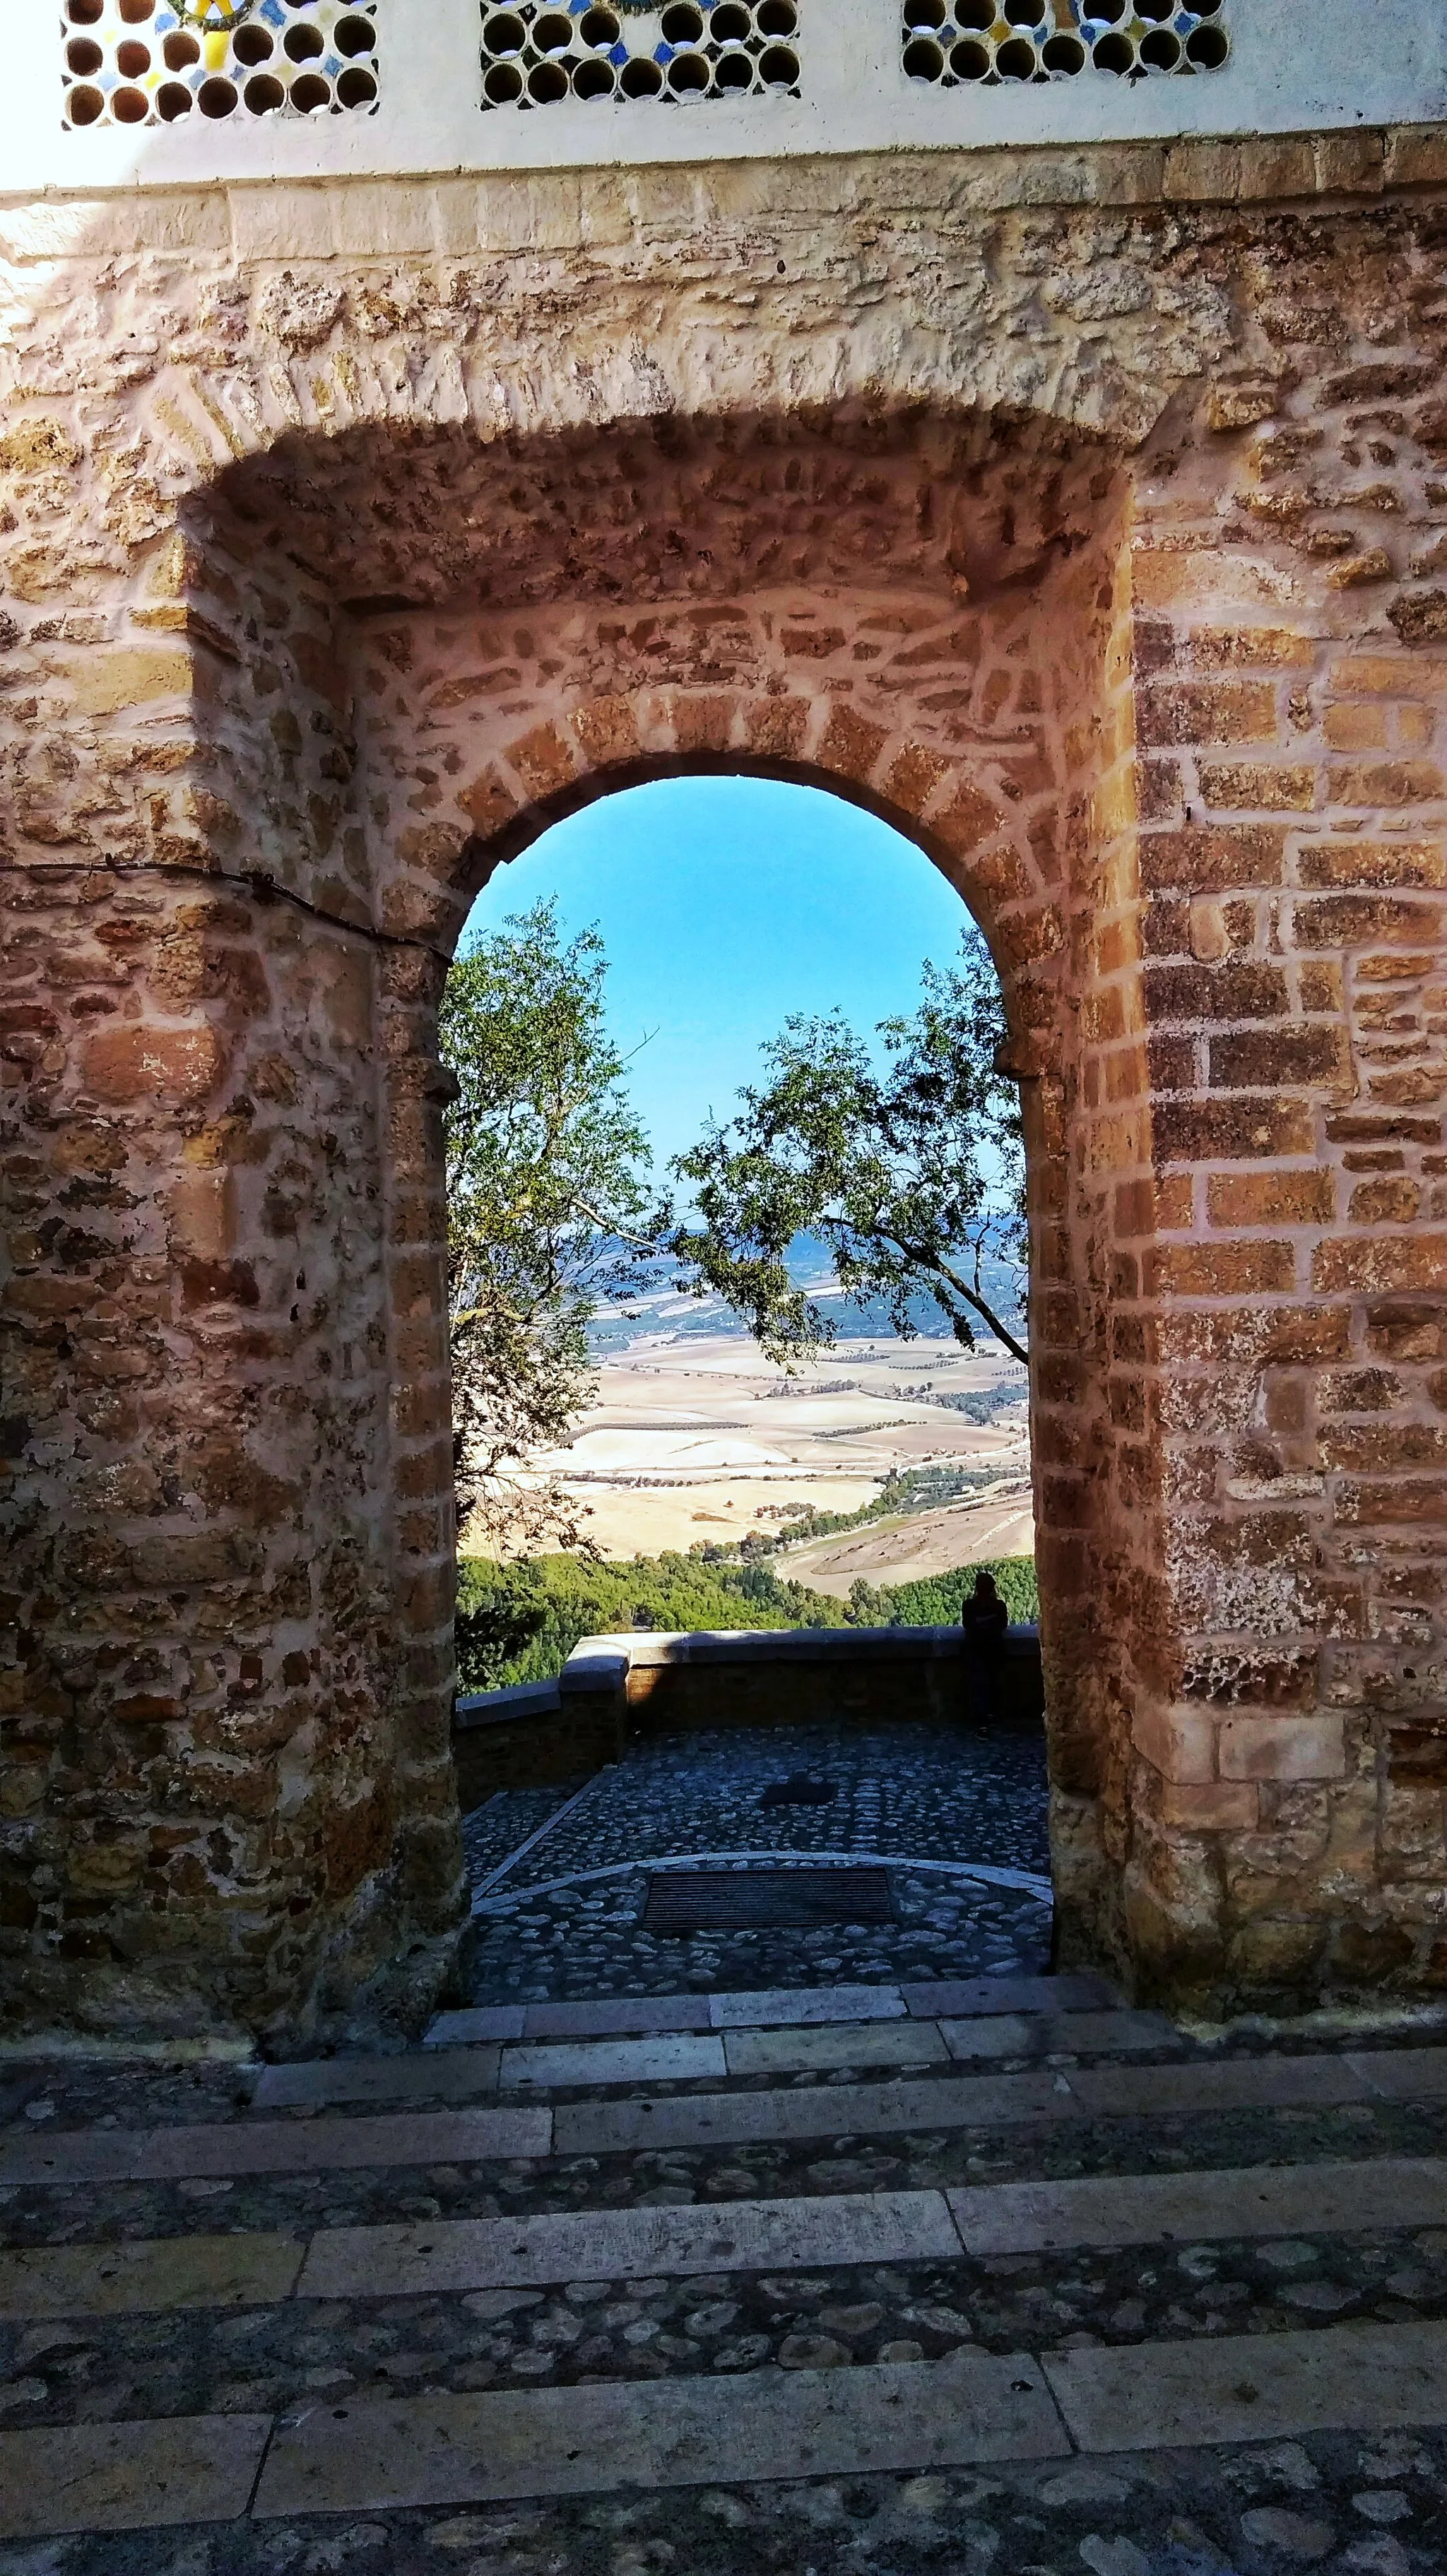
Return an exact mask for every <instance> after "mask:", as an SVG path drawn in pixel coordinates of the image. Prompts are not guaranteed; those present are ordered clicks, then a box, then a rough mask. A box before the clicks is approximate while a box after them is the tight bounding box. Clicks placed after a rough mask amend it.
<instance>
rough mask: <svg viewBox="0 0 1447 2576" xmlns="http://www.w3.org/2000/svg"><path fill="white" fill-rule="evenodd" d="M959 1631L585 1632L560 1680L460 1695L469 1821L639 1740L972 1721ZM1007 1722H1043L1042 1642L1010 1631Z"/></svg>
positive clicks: (1004, 1691)
mask: <svg viewBox="0 0 1447 2576" xmlns="http://www.w3.org/2000/svg"><path fill="white" fill-rule="evenodd" d="M963 1663H964V1657H963V1644H962V1640H961V1636H960V1632H959V1630H958V1628H791V1629H776V1628H770V1629H759V1630H756V1629H742V1630H739V1629H735V1630H706V1631H701V1632H698V1633H694V1634H684V1635H671V1634H662V1633H655V1632H653V1631H645V1632H639V1633H637V1634H634V1635H629V1636H621V1637H585V1638H584V1639H583V1640H582V1642H581V1644H580V1645H578V1647H577V1648H576V1649H575V1650H574V1652H573V1654H572V1655H571V1656H570V1657H569V1659H568V1662H567V1664H566V1665H565V1667H564V1669H563V1671H562V1672H561V1674H560V1675H559V1677H558V1679H557V1681H556V1682H530V1683H524V1684H522V1685H520V1686H518V1687H517V1688H514V1689H512V1690H499V1691H480V1692H477V1693H474V1694H470V1695H468V1696H465V1697H463V1698H461V1699H459V1700H458V1702H457V1706H456V1711H455V1714H454V1717H453V1727H452V1750H453V1757H454V1759H455V1761H456V1764H457V1778H458V1793H459V1799H460V1803H461V1806H462V1810H463V1813H464V1814H466V1813H467V1812H468V1811H469V1810H470V1809H471V1808H473V1807H478V1806H480V1805H481V1804H482V1801H483V1800H484V1798H489V1797H491V1796H492V1795H493V1793H494V1791H496V1790H498V1789H533V1788H543V1787H547V1786H549V1785H551V1784H552V1783H553V1782H555V1781H562V1780H571V1779H575V1778H579V1777H585V1776H586V1775H587V1774H588V1773H590V1772H593V1771H597V1770H599V1769H601V1767H602V1765H603V1764H604V1763H605V1762H614V1761H616V1760H617V1759H618V1757H619V1755H620V1754H621V1753H622V1752H623V1751H624V1750H625V1748H626V1746H627V1745H628V1744H629V1743H630V1742H632V1741H634V1740H635V1739H637V1738H639V1737H648V1736H653V1735H673V1734H682V1733H688V1732H691V1731H694V1730H697V1729H702V1728H704V1727H720V1726H809V1725H835V1726H839V1725H844V1726H859V1727H865V1726H888V1725H893V1724H898V1723H900V1722H901V1721H903V1720H909V1719H916V1720H917V1719H921V1718H923V1719H925V1720H927V1721H929V1722H931V1723H934V1724H937V1725H941V1726H958V1727H961V1728H964V1727H967V1726H968V1724H969V1723H970V1716H969V1707H968V1701H967V1697H966V1688H965V1675H964V1669H963ZM1001 1701H1002V1714H1003V1715H1004V1717H1005V1718H1006V1720H1007V1721H1009V1722H1010V1723H1013V1724H1018V1725H1022V1726H1040V1725H1042V1724H1043V1723H1044V1706H1045V1703H1044V1690H1043V1686H1042V1681H1041V1670H1040V1636H1039V1631H1038V1629H1036V1628H1033V1627H1020V1628H1012V1629H1011V1631H1010V1634H1009V1639H1008V1641H1007V1644H1006V1649H1005V1660H1004V1673H1003V1680H1002V1685H1001Z"/></svg>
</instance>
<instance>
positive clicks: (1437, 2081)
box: [1346, 2048, 1447, 2102]
mask: <svg viewBox="0 0 1447 2576" xmlns="http://www.w3.org/2000/svg"><path fill="white" fill-rule="evenodd" d="M1346 2063H1347V2065H1348V2066H1350V2067H1351V2069H1352V2071H1353V2073H1354V2074H1356V2075H1358V2076H1359V2077H1360V2078H1361V2079H1362V2081H1363V2082H1364V2083H1366V2084H1369V2085H1370V2086H1371V2089H1372V2091H1373V2092H1374V2093H1380V2094H1382V2095H1384V2096H1385V2098H1386V2100H1387V2101H1389V2102H1435V2101H1440V2100H1441V2098H1442V2096H1443V2095H1444V2094H1447V2048H1363V2049H1359V2050H1357V2051H1356V2053H1355V2054H1354V2055H1353V2056H1351V2057H1349V2058H1348V2059H1347V2060H1346Z"/></svg>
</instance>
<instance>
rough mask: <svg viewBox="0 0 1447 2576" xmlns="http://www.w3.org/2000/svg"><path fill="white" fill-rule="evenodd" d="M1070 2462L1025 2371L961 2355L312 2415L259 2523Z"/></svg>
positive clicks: (1020, 2356) (1022, 2364) (276, 2461)
mask: <svg viewBox="0 0 1447 2576" xmlns="http://www.w3.org/2000/svg"><path fill="white" fill-rule="evenodd" d="M1069 2448H1070V2444H1069V2441H1068V2439H1067V2436H1066V2434H1065V2431H1064V2429H1063V2427H1062V2425H1061V2422H1060V2417H1059V2415H1058V2413H1057V2412H1056V2408H1055V2406H1054V2404H1053V2402H1052V2400H1051V2398H1050V2395H1049V2391H1048V2389H1047V2387H1046V2384H1045V2379H1044V2374H1043V2372H1042V2371H1041V2369H1040V2367H1039V2364H1038V2363H1037V2362H1035V2361H1034V2360H1032V2359H1031V2357H1030V2356H1029V2354H1027V2353H1016V2354H1007V2355H1005V2356H1004V2357H1003V2358H1001V2357H996V2356H991V2355H987V2354H982V2353H966V2354H952V2355H951V2356H950V2358H949V2359H948V2360H947V2361H942V2362H895V2363H888V2362H877V2363H873V2364H871V2365H868V2366H866V2367H861V2368H860V2369H857V2370H830V2371H823V2370H821V2371H804V2370H800V2371H783V2370H777V2369H764V2370H757V2371H752V2372H750V2373H749V2374H748V2375H747V2376H746V2377H744V2378H739V2379H733V2378H729V2379H723V2378H709V2379H678V2380H672V2381H656V2380H655V2381H644V2382H639V2381H628V2382H623V2383H616V2382H615V2383H599V2384H594V2385H592V2386H584V2387H577V2388H558V2389H538V2390H533V2391H528V2392H525V2393H523V2392H519V2393H517V2394H513V2393H512V2392H507V2393H500V2394H498V2395H492V2394H488V2395H484V2396H480V2397H452V2396H435V2397H427V2398H413V2399H406V2400H403V2401H401V2402H397V2403H392V2404H386V2405H372V2404H369V2405H361V2406H352V2407H343V2408H337V2407H331V2406H324V2407H318V2408H313V2409H310V2410H309V2411H308V2412H307V2413H306V2414H305V2415H304V2416H302V2417H300V2418H299V2419H293V2420H291V2421H288V2422H285V2423H283V2424H282V2425H281V2426H280V2427H279V2428H278V2431H277V2434H276V2437H275V2440H274V2441H273V2443H272V2447H271V2450H270V2453H269V2455H268V2458H267V2462H266V2466H265V2468H264V2470H263V2472H262V2478H261V2484H260V2487H259V2490H258V2493H257V2499H256V2505H255V2508H254V2509H255V2512H256V2514H257V2516H258V2518H261V2519H268V2520H269V2519H272V2518H275V2517H278V2516H282V2515H296V2514H322V2513H349V2514H354V2513H379V2512H386V2511H389V2510H402V2509H405V2508H407V2507H416V2506H428V2505H455V2504H490V2503H500V2502H503V2501H505V2500H507V2499H509V2498H513V2497H524V2496H539V2497H541V2496H564V2495H603V2494H610V2493H613V2492H616V2491H617V2490H618V2489H620V2488H637V2489H640V2490H642V2491H644V2492H648V2491H650V2490H654V2491H656V2490H658V2489H663V2488H670V2487H687V2486H711V2485H714V2484H717V2483H723V2482H726V2483H727V2484H728V2485H730V2486H738V2485H741V2484H743V2483H745V2482H746V2481H749V2480H752V2479H781V2478H791V2479H792V2478H817V2477H842V2476H868V2475H870V2474H871V2473H876V2474H889V2473H891V2472H896V2471H902V2470H910V2469H926V2468H967V2467H972V2466H975V2465H976V2464H979V2463H988V2462H990V2461H993V2460H1046V2459H1060V2458H1063V2457H1064V2456H1065V2455H1066V2454H1067V2453H1068V2451H1069Z"/></svg>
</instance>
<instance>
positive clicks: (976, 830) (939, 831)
mask: <svg viewBox="0 0 1447 2576" xmlns="http://www.w3.org/2000/svg"><path fill="white" fill-rule="evenodd" d="M1004 828H1005V817H1004V814H1003V813H1002V812H1001V810H1000V807H999V806H998V805H997V804H996V803H995V800H994V798H993V797H991V796H987V795H986V794H985V792H984V790H983V788H979V787H976V786H975V785H974V784H973V783H972V781H970V780H969V779H966V780H965V781H964V782H963V784H962V785H961V788H960V791H959V794H958V795H957V796H956V797H955V798H954V800H953V802H952V803H951V804H950V805H949V806H948V807H947V808H946V810H945V811H944V813H942V814H937V815H936V816H935V818H934V821H933V822H932V824H931V825H930V831H931V833H932V834H933V836H934V837H935V839H937V840H939V841H942V842H943V843H944V846H945V848H946V849H947V850H953V851H955V852H956V853H958V855H959V856H960V857H961V858H968V857H969V856H970V855H971V853H972V852H973V851H975V850H977V849H979V848H980V846H981V844H982V843H983V842H985V841H990V840H993V839H994V837H995V835H996V833H997V832H1001V831H1003V830H1004Z"/></svg>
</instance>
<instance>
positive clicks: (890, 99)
mask: <svg viewBox="0 0 1447 2576" xmlns="http://www.w3.org/2000/svg"><path fill="white" fill-rule="evenodd" d="M1226 9H1227V23H1228V24H1229V26H1230V30H1231V37H1232V53H1231V59H1230V61H1229V63H1228V64H1227V65H1226V67H1225V68H1224V69H1222V70H1219V71H1212V72H1209V73H1201V74H1198V75H1195V76H1190V77H1183V76H1180V75H1165V74H1153V75H1152V76H1151V77H1149V78H1147V79H1143V80H1138V81H1122V80H1117V79H1114V78H1112V77H1111V76H1110V75H1108V74H1105V73H1101V72H1096V71H1093V70H1092V71H1089V72H1086V73H1084V74H1082V75H1080V76H1079V77H1078V78H1076V79H1073V80H1060V81H1051V82H1048V83H1034V84H1023V85H1021V84H1015V83H1009V84H1003V85H1000V86H992V87H985V88H980V87H975V86H962V87H959V88H954V89H938V88H932V87H930V86H928V85H926V84H922V83H918V82H914V81H910V80H909V79H907V78H906V76H905V73H904V71H903V68H902V64H901V59H900V57H901V44H900V7H899V0H799V17H800V26H799V37H798V52H799V55H800V61H801V83H800V87H801V95H800V96H799V97H797V98H792V97H789V96H787V95H774V96H767V97H762V98H751V99H740V100H739V101H738V102H736V103H735V102H734V101H722V100H718V101H703V102H699V103H677V104H664V103H662V102H659V101H656V100H641V99H636V100H629V101H617V100H609V101H602V102H596V103H593V104H589V105H585V104H583V103H582V102H580V101H578V100H576V99H571V98H570V99H567V100H565V101H563V102H561V103H559V104H558V105H556V106H551V107H545V108H540V109H530V110H526V111H519V110H518V109H516V108H505V109H497V110H494V111H492V112H489V113H484V112H483V109H482V105H481V68H480V11H479V7H478V0H380V7H379V9H378V13H377V16H378V35H379V47H378V61H379V64H380V68H381V75H382V98H381V104H380V106H379V108H378V109H377V111H376V112H375V113H374V114H370V115H368V114H351V115H332V116H318V117H311V118H303V117H294V118H281V117H273V118H266V119H262V120H251V119H240V118H237V119H233V120H228V121H227V122H225V123H210V122H208V121H206V120H205V119H203V118H201V117H199V116H193V117H190V118H188V119H186V121H185V122H184V124H181V125H178V126H163V127H158V128H150V127H147V128H139V129H138V128H130V129H127V128H121V127H112V126H104V125H103V126H97V127H94V128H91V129H89V130H87V131H82V132H73V133H72V132H66V131H65V130H63V127H62V121H61V108H60V102H61V81H60V59H61V44H62V31H61V15H62V10H61V0H3V26H4V80H3V82H0V194H3V195H4V196H6V197H11V198H14V197H17V196H18V197H26V196H33V195H40V194H45V193H48V192H50V191H56V190H59V191H63V192H65V193H66V194H67V195H69V194H71V193H72V192H79V193H82V194H93V193H95V192H96V191H103V190H111V189H117V188H133V187H136V186H141V187H174V186H177V185H194V184H195V183H196V182H198V181H203V182H204V181H210V180H227V181H245V180H268V179H277V178H286V179H316V178H326V177H333V176H355V177H398V176H410V175H418V176H420V175H436V174H441V173H445V172H452V171H491V170H504V171H505V170H519V171H524V170H547V169H567V168H598V167H603V168H607V167H617V166H639V165H643V164H647V163H669V162H672V163H679V162H683V163H687V162H704V161H723V160H733V159H749V158H759V157H768V158H770V159H777V158H779V157H782V156H786V155H790V154H815V155H817V154H828V153H840V154H845V153H859V152H876V151H920V150H953V151H958V150H960V149H961V148H962V147H966V148H967V147H969V146H971V145H975V146H984V147H999V146H1000V145H1031V144H1061V143H1065V144H1070V143H1082V144H1083V143H1102V142H1107V143H1108V142H1131V141H1147V140H1156V139H1160V138H1168V137H1174V136H1184V135H1203V136H1212V135H1221V136H1229V135H1238V134H1258V135H1259V134H1272V133H1293V132H1294V133H1304V132H1312V131H1324V130H1331V129H1337V128H1343V127H1347V128H1350V127H1352V126H1357V125H1366V126H1379V125H1419V124H1431V123H1435V122H1437V121H1438V120H1444V119H1447V0H1226Z"/></svg>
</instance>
